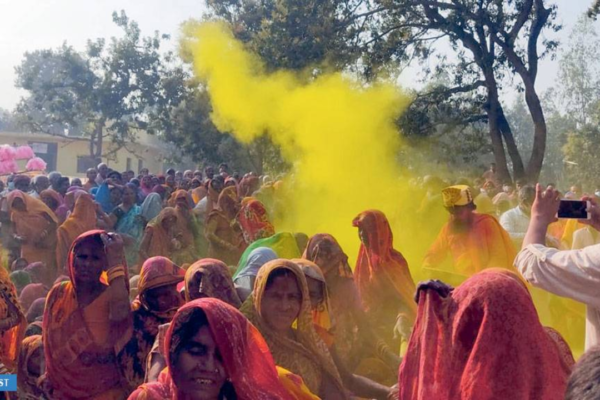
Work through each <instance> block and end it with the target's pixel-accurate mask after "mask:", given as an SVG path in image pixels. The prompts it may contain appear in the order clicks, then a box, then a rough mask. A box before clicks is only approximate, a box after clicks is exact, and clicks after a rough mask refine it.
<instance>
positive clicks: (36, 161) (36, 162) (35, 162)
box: [25, 157, 46, 171]
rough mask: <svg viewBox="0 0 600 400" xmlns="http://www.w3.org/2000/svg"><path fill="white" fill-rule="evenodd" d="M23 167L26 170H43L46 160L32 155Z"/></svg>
mask: <svg viewBox="0 0 600 400" xmlns="http://www.w3.org/2000/svg"><path fill="white" fill-rule="evenodd" d="M25 169H26V170H27V171H45V170H46V162H45V161H44V160H42V159H41V158H39V157H34V158H32V159H31V160H29V161H27V166H25Z"/></svg>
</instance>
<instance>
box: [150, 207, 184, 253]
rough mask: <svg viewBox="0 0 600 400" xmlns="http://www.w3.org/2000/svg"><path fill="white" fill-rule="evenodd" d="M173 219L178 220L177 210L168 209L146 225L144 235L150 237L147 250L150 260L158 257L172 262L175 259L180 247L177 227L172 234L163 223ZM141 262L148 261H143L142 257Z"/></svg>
mask: <svg viewBox="0 0 600 400" xmlns="http://www.w3.org/2000/svg"><path fill="white" fill-rule="evenodd" d="M172 217H174V218H177V213H176V212H175V209H174V208H172V207H166V208H164V209H163V210H162V211H161V212H160V214H158V216H157V217H156V218H154V219H153V220H151V221H150V222H148V225H146V229H145V233H144V234H145V235H149V236H150V241H149V243H148V246H147V249H145V251H146V253H147V254H148V258H151V257H157V256H162V257H166V258H168V259H171V260H173V259H174V258H175V257H174V254H175V251H176V249H177V247H180V245H179V241H178V240H177V239H176V238H177V237H178V233H177V227H176V226H175V227H173V229H172V230H171V231H170V232H169V231H167V230H165V228H164V227H163V221H164V220H165V219H167V218H172ZM143 241H145V240H143ZM178 245H179V246H178ZM140 261H146V260H142V259H141V256H140Z"/></svg>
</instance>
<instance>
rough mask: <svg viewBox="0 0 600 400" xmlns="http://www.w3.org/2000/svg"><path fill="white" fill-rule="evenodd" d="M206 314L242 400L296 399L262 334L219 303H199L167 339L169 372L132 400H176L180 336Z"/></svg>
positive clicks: (181, 314) (184, 311)
mask: <svg viewBox="0 0 600 400" xmlns="http://www.w3.org/2000/svg"><path fill="white" fill-rule="evenodd" d="M196 310H202V311H203V312H204V314H205V315H206V319H207V320H208V327H209V329H210V331H211V333H212V336H213V339H214V341H215V343H216V345H217V348H218V349H219V352H220V354H221V357H222V362H223V365H224V366H225V371H226V372H227V375H228V381H229V382H230V384H231V385H232V386H233V388H234V389H235V393H236V396H237V399H238V400H292V399H295V398H302V399H310V398H311V397H294V396H292V395H291V394H290V393H289V391H288V390H286V389H285V387H284V386H283V385H282V383H281V382H280V380H279V378H278V372H277V369H276V367H275V362H274V361H273V357H272V356H271V354H270V353H269V348H268V347H267V343H266V342H265V339H263V337H262V336H261V334H260V332H259V331H258V330H257V329H256V328H255V327H254V326H253V325H252V324H251V323H250V322H249V321H248V320H247V319H246V318H245V317H244V316H243V315H242V314H241V313H240V312H239V311H238V310H236V309H235V308H233V307H231V306H230V305H229V304H226V303H224V302H222V301H220V300H217V299H198V300H194V301H192V302H190V303H187V304H185V305H184V306H183V307H181V308H180V309H179V311H178V312H177V314H175V317H174V318H173V322H172V323H171V326H170V327H169V329H168V331H167V333H166V338H165V353H166V355H167V364H168V367H169V368H168V370H165V371H168V372H166V373H165V372H163V375H166V377H164V378H162V379H161V380H159V381H158V382H153V383H148V384H145V385H142V386H140V387H139V388H138V389H137V390H136V391H135V392H133V393H132V394H131V396H130V397H129V400H159V399H160V400H164V399H173V400H174V399H176V398H177V388H176V387H175V384H174V383H173V380H172V378H171V375H170V374H171V373H170V371H171V370H172V369H173V358H174V355H175V354H176V353H177V352H178V351H179V347H180V345H181V337H180V332H181V331H182V330H183V329H185V326H186V324H188V323H189V322H190V319H191V317H192V315H193V312H194V311H196Z"/></svg>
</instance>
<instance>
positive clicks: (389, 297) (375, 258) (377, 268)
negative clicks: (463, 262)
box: [352, 210, 417, 348]
mask: <svg viewBox="0 0 600 400" xmlns="http://www.w3.org/2000/svg"><path fill="white" fill-rule="evenodd" d="M352 224H353V225H354V226H355V227H357V228H358V235H359V237H360V241H361V246H360V250H359V252H358V259H357V260H356V268H355V270H354V281H355V282H356V286H357V288H358V294H359V296H360V298H361V300H362V304H363V307H364V310H365V311H366V312H367V315H368V316H369V320H371V321H372V322H373V323H374V324H375V329H376V331H377V333H378V334H379V336H380V337H381V338H383V339H384V340H385V341H386V343H387V344H388V345H390V346H392V347H393V348H399V347H400V343H399V342H398V341H397V340H394V337H393V336H394V335H393V332H394V326H395V324H396V320H397V319H398V318H403V319H405V320H406V321H405V324H406V325H407V326H412V325H413V323H414V319H415V317H416V312H417V307H416V305H415V303H414V300H413V297H414V294H415V283H414V282H413V279H412V276H411V275H410V271H409V269H408V263H407V262H406V259H405V258H404V257H403V256H402V254H400V252H398V251H397V250H395V249H394V247H393V246H394V244H393V234H392V229H391V228H390V224H389V222H388V220H387V218H386V216H385V214H383V213H382V212H381V211H377V210H368V211H364V212H362V213H360V214H359V215H358V216H357V217H356V218H354V221H352ZM405 339H406V340H408V337H407V338H405Z"/></svg>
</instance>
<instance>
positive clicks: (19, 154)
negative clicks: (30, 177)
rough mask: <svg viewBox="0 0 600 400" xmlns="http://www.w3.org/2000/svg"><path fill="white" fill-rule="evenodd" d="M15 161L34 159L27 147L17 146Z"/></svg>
mask: <svg viewBox="0 0 600 400" xmlns="http://www.w3.org/2000/svg"><path fill="white" fill-rule="evenodd" d="M15 152H16V159H17V160H29V159H30V158H33V157H35V154H34V153H33V150H32V149H31V147H29V146H19V147H17V148H16V150H15Z"/></svg>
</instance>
